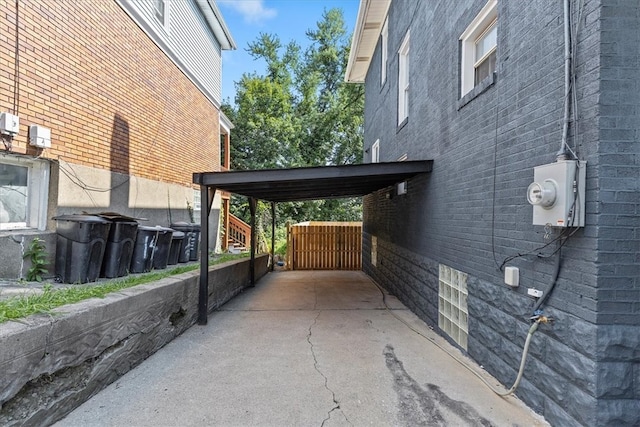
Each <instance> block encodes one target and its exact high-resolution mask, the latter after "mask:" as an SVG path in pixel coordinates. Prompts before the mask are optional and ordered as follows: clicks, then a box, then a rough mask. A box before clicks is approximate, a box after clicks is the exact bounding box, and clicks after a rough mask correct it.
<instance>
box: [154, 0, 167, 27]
mask: <svg viewBox="0 0 640 427" xmlns="http://www.w3.org/2000/svg"><path fill="white" fill-rule="evenodd" d="M153 6H154V9H155V12H156V18H158V21H160V23H161V24H162V25H163V26H165V25H166V24H167V0H154V4H153Z"/></svg>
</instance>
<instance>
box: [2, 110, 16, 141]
mask: <svg viewBox="0 0 640 427" xmlns="http://www.w3.org/2000/svg"><path fill="white" fill-rule="evenodd" d="M19 130H20V118H19V117H18V116H14V115H13V114H10V113H0V133H2V134H4V135H11V136H13V135H17V134H18V131H19Z"/></svg>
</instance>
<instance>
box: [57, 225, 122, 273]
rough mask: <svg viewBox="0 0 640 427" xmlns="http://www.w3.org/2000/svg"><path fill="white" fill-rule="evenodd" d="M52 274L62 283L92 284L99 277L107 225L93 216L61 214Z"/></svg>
mask: <svg viewBox="0 0 640 427" xmlns="http://www.w3.org/2000/svg"><path fill="white" fill-rule="evenodd" d="M53 219H55V220H56V221H57V222H58V226H57V230H56V231H57V237H56V261H55V272H56V276H58V277H59V278H60V280H61V281H62V282H63V283H86V282H93V281H95V280H96V279H97V278H98V277H99V276H100V269H101V267H102V260H103V258H104V252H105V247H106V243H107V238H108V237H109V229H110V227H111V223H110V222H109V221H107V220H106V219H103V218H99V217H97V216H93V215H61V216H58V217H54V218H53Z"/></svg>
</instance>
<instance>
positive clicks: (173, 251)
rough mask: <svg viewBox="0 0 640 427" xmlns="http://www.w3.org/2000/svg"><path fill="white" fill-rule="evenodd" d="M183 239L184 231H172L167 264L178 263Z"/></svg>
mask: <svg viewBox="0 0 640 427" xmlns="http://www.w3.org/2000/svg"><path fill="white" fill-rule="evenodd" d="M183 241H184V233H183V232H182V231H174V232H173V234H172V235H171V247H170V248H169V261H167V265H175V264H177V263H178V260H179V259H180V250H181V249H182V243H183Z"/></svg>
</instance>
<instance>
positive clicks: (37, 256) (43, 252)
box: [22, 237, 48, 282]
mask: <svg viewBox="0 0 640 427" xmlns="http://www.w3.org/2000/svg"><path fill="white" fill-rule="evenodd" d="M22 258H24V259H27V258H28V259H29V261H31V267H30V268H29V270H28V271H27V280H28V281H30V282H42V278H43V276H44V275H45V274H47V264H48V263H47V248H46V246H45V245H44V240H42V239H40V238H38V237H36V238H34V239H33V240H32V241H31V243H30V244H29V248H28V249H27V251H25V253H24V255H23V256H22Z"/></svg>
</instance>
